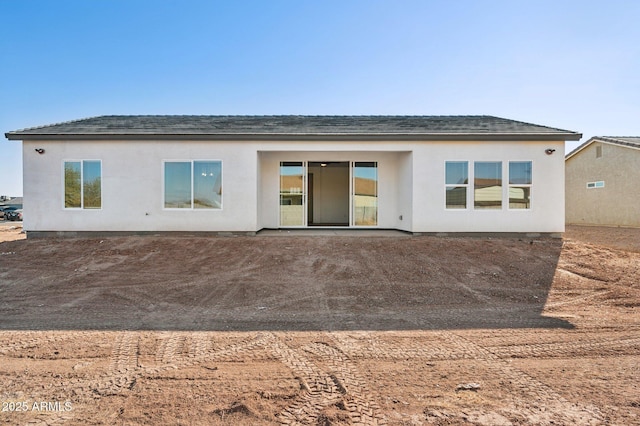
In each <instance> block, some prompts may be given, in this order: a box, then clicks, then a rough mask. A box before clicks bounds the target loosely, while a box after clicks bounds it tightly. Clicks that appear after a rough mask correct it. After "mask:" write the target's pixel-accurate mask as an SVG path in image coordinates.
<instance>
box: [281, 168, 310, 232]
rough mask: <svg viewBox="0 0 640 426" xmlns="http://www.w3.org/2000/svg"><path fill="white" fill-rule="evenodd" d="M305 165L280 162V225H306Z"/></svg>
mask: <svg viewBox="0 0 640 426" xmlns="http://www.w3.org/2000/svg"><path fill="white" fill-rule="evenodd" d="M305 174H306V171H305V165H304V163H303V162H301V161H283V162H281V163H280V226H305V225H306V220H305V204H306V203H305Z"/></svg>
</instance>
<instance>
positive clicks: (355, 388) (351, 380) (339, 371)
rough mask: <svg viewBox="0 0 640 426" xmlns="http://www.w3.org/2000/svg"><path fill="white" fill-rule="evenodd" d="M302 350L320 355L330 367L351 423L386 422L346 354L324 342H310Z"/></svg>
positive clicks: (380, 423)
mask: <svg viewBox="0 0 640 426" xmlns="http://www.w3.org/2000/svg"><path fill="white" fill-rule="evenodd" d="M304 350H306V351H307V352H310V353H312V354H315V355H319V356H321V357H322V360H323V361H324V362H327V363H328V364H329V366H330V369H331V378H332V379H333V380H334V383H335V384H336V385H337V387H338V388H339V390H340V391H341V393H343V394H344V396H343V400H344V406H345V407H346V409H347V410H348V412H349V417H350V418H351V421H352V423H353V424H361V425H383V424H386V421H385V420H384V417H383V416H382V414H381V413H380V406H378V404H376V403H375V402H374V401H373V400H372V398H371V397H370V394H371V392H370V390H369V389H368V388H367V386H366V384H365V383H366V382H365V380H364V379H363V378H362V377H361V376H360V374H359V373H358V370H357V369H356V368H355V366H354V365H353V363H352V362H351V361H350V360H349V358H348V356H347V355H346V354H345V353H344V352H342V351H340V350H338V349H336V348H333V347H331V346H329V345H328V344H326V343H312V344H310V345H307V346H305V347H304Z"/></svg>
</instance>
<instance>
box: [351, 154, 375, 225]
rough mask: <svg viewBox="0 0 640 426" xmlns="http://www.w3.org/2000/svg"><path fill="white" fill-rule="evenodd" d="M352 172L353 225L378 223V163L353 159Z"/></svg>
mask: <svg viewBox="0 0 640 426" xmlns="http://www.w3.org/2000/svg"><path fill="white" fill-rule="evenodd" d="M352 174H353V185H352V188H353V201H352V204H353V225H354V226H377V225H378V163H376V162H361V161H355V162H353V165H352Z"/></svg>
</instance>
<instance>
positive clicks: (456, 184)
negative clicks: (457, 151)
mask: <svg viewBox="0 0 640 426" xmlns="http://www.w3.org/2000/svg"><path fill="white" fill-rule="evenodd" d="M444 169H445V171H444V173H445V177H444V183H445V208H446V209H449V210H465V209H466V208H467V192H468V188H469V162H468V161H446V162H445V166H444Z"/></svg>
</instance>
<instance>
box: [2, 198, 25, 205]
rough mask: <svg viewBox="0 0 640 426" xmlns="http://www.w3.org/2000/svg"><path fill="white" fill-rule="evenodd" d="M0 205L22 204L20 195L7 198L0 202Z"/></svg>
mask: <svg viewBox="0 0 640 426" xmlns="http://www.w3.org/2000/svg"><path fill="white" fill-rule="evenodd" d="M0 205H3V206H22V197H15V198H11V199H9V200H4V201H2V202H0Z"/></svg>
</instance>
